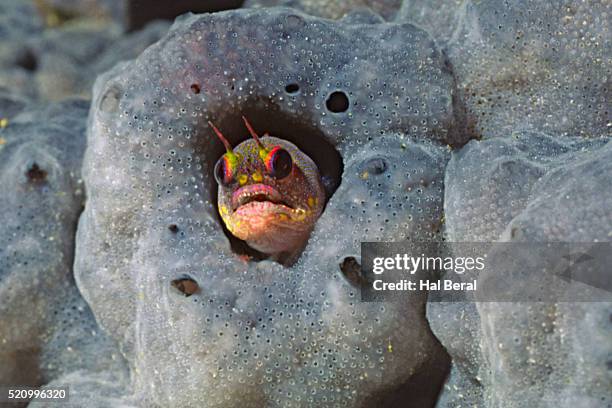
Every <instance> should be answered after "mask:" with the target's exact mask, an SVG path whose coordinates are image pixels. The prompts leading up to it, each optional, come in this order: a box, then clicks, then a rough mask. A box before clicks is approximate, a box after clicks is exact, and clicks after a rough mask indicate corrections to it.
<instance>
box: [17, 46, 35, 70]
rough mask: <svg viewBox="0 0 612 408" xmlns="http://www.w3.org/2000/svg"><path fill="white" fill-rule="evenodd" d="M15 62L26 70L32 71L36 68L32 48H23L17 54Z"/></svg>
mask: <svg viewBox="0 0 612 408" xmlns="http://www.w3.org/2000/svg"><path fill="white" fill-rule="evenodd" d="M16 64H17V66H18V67H21V68H23V69H25V70H26V71H29V72H33V71H36V68H38V60H37V59H36V55H34V53H33V52H32V50H29V49H25V50H23V51H21V52H20V53H19V55H18V56H17V61H16Z"/></svg>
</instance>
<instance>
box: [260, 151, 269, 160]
mask: <svg viewBox="0 0 612 408" xmlns="http://www.w3.org/2000/svg"><path fill="white" fill-rule="evenodd" d="M266 157H268V150H266V149H259V158H260V159H261V160H263V161H265V160H266Z"/></svg>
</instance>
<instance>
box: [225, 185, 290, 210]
mask: <svg viewBox="0 0 612 408" xmlns="http://www.w3.org/2000/svg"><path fill="white" fill-rule="evenodd" d="M251 201H270V202H272V203H275V204H282V203H283V199H282V196H281V194H280V193H279V192H278V191H277V190H276V189H275V188H273V187H271V186H268V185H266V184H250V185H248V186H244V187H240V188H239V189H238V190H236V191H234V194H232V207H233V209H234V210H235V209H237V208H238V207H240V206H241V205H244V204H246V203H249V202H251Z"/></svg>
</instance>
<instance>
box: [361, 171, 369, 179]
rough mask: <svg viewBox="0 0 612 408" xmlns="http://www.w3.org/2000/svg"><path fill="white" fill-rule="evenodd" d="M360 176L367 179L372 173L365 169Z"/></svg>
mask: <svg viewBox="0 0 612 408" xmlns="http://www.w3.org/2000/svg"><path fill="white" fill-rule="evenodd" d="M359 177H361V178H362V179H363V180H367V179H368V177H370V173H368V172H367V171H364V172H363V173H361V175H359Z"/></svg>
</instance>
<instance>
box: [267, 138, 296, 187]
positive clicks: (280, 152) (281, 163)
mask: <svg viewBox="0 0 612 408" xmlns="http://www.w3.org/2000/svg"><path fill="white" fill-rule="evenodd" d="M292 169H293V160H292V159H291V155H290V154H289V152H288V151H287V150H285V149H283V148H282V147H279V146H276V147H275V148H273V149H272V150H271V151H270V153H268V157H267V158H266V170H267V171H268V174H270V175H271V176H272V177H274V178H276V179H283V178H285V177H287V176H288V175H289V174H291V170H292Z"/></svg>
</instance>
